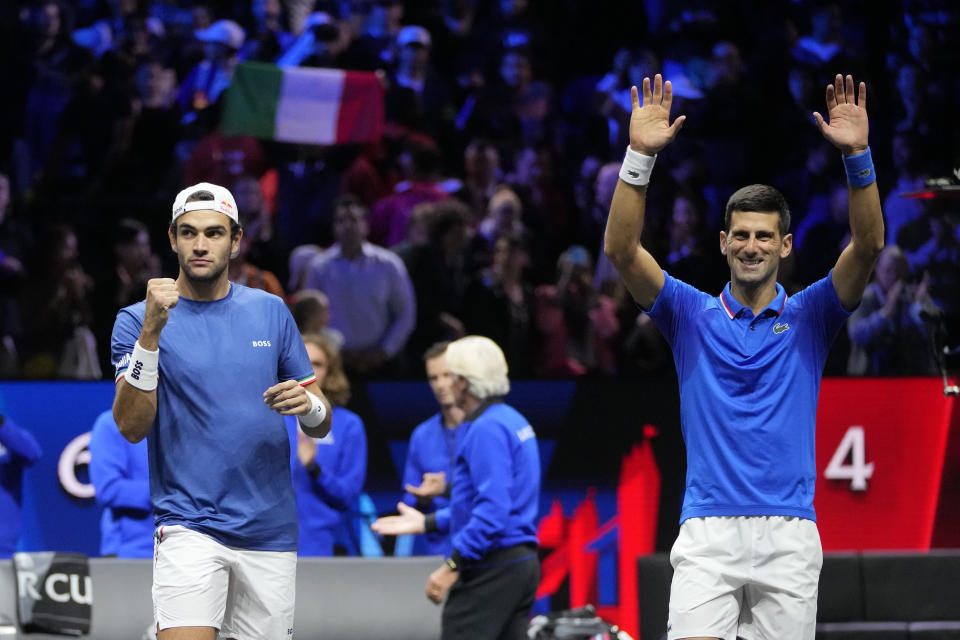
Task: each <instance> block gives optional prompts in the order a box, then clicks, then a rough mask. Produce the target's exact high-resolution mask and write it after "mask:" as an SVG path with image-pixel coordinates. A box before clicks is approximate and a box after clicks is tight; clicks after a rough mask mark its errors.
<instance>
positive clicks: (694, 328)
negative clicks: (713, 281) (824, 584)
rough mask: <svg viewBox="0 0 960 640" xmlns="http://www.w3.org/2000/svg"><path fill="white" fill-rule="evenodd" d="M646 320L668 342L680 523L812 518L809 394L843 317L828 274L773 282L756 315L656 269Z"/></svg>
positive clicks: (812, 398)
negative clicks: (675, 395)
mask: <svg viewBox="0 0 960 640" xmlns="http://www.w3.org/2000/svg"><path fill="white" fill-rule="evenodd" d="M664 275H665V281H664V284H663V289H662V290H661V291H660V294H659V295H658V296H657V299H656V301H655V302H654V305H653V307H652V308H651V310H650V317H651V318H652V319H653V321H654V322H655V323H656V325H657V327H658V328H659V329H660V331H661V333H663V335H664V337H665V338H666V339H667V342H668V343H670V346H671V348H672V349H673V357H674V362H675V364H676V367H677V375H678V377H679V382H680V421H681V427H682V430H683V439H684V442H685V443H686V446H687V481H686V491H685V493H684V497H683V509H682V511H681V514H680V522H683V521H684V520H686V519H687V518H695V517H703V516H759V515H781V516H797V517H800V518H807V519H810V520H816V515H815V513H814V509H813V490H814V484H815V483H816V450H815V446H814V433H815V429H816V415H817V396H818V394H819V392H820V378H821V376H822V373H823V366H824V364H825V362H826V359H827V352H828V350H829V348H830V343H831V342H832V341H833V338H834V336H836V334H837V331H838V330H839V329H840V327H841V326H842V325H843V322H844V321H845V320H846V319H847V317H848V316H849V315H850V314H849V312H847V311H846V310H844V308H843V306H842V305H841V303H840V299H839V298H838V297H837V292H836V290H835V289H834V286H833V282H832V280H831V275H832V272H831V275H828V276H827V277H826V278H824V279H822V280H819V281H817V282H815V283H813V284H812V285H810V286H809V287H807V288H806V289H804V290H803V291H800V292H799V293H797V294H796V295H793V296H787V294H786V292H785V291H784V289H783V287H781V286H780V285H779V284H778V285H777V297H776V298H774V300H773V302H771V303H770V304H769V305H768V306H767V307H766V308H765V309H764V310H763V311H761V312H760V313H759V314H758V315H757V316H754V315H753V312H752V311H751V310H750V309H749V308H748V307H744V306H743V305H741V304H740V303H738V302H737V301H736V300H735V299H734V298H733V296H732V295H731V294H730V285H729V283H728V284H727V287H726V288H725V289H724V291H723V292H722V293H721V294H720V295H719V296H711V295H709V294H706V293H703V292H702V291H698V290H697V289H695V288H693V287H691V286H690V285H688V284H685V283H683V282H681V281H680V280H677V279H676V278H673V277H672V276H670V275H669V274H666V273H664Z"/></svg>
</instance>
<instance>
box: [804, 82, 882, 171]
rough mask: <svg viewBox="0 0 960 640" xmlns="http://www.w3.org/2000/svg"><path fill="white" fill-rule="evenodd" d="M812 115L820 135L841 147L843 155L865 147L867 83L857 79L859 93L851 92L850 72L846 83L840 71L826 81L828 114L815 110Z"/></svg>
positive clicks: (867, 124) (858, 151)
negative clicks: (826, 119) (832, 79)
mask: <svg viewBox="0 0 960 640" xmlns="http://www.w3.org/2000/svg"><path fill="white" fill-rule="evenodd" d="M813 117H814V119H815V120H816V121H817V126H818V127H819V128H820V133H822V134H823V137H824V138H826V139H827V140H829V141H830V144H832V145H833V146H835V147H836V148H838V149H840V151H842V152H843V154H844V155H848V156H850V155H856V154H858V153H863V152H864V151H866V150H867V144H868V137H869V133H870V125H869V122H868V120H867V85H866V83H864V82H861V83H860V87H859V96H857V95H856V93H855V92H854V84H853V76H847V78H846V84H844V78H843V76H842V75H840V74H839V73H838V74H837V77H836V79H835V80H834V83H833V84H830V85H827V117H828V118H829V120H830V121H829V123H827V122H825V121H824V119H823V116H821V115H820V114H819V113H816V112H814V114H813Z"/></svg>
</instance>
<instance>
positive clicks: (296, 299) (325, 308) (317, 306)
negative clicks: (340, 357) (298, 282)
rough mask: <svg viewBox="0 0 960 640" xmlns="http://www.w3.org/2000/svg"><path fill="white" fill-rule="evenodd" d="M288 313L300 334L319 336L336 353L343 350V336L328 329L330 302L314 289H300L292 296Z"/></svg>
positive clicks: (321, 292)
mask: <svg viewBox="0 0 960 640" xmlns="http://www.w3.org/2000/svg"><path fill="white" fill-rule="evenodd" d="M292 298H293V301H292V304H291V305H290V313H292V314H293V321H294V322H296V323H297V329H298V330H299V331H300V333H301V334H310V335H319V336H321V337H322V338H323V339H325V340H326V341H327V343H328V344H329V345H330V346H331V347H333V350H334V351H336V352H337V353H339V352H340V349H341V348H343V334H342V333H340V332H339V331H337V330H336V329H332V328H330V300H329V299H328V298H327V294H325V293H324V292H323V291H317V290H316V289H301V290H300V291H297V292H296V293H294V294H293V296H292Z"/></svg>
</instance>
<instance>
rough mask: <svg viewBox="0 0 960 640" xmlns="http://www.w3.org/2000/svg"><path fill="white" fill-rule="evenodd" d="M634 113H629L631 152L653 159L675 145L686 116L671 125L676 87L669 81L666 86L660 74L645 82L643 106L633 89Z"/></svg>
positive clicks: (635, 89)
mask: <svg viewBox="0 0 960 640" xmlns="http://www.w3.org/2000/svg"><path fill="white" fill-rule="evenodd" d="M630 100H631V102H632V103H633V109H632V111H631V113H630V148H632V149H633V150H634V151H636V152H638V153H642V154H644V155H648V156H652V155H654V154H655V153H657V152H659V151H660V150H661V149H663V148H664V147H665V146H667V145H668V144H669V143H670V141H672V140H673V139H674V138H675V137H676V136H677V133H678V132H679V131H680V128H681V127H682V126H683V121H684V120H686V118H687V117H686V116H680V117H679V118H677V119H676V120H674V121H673V124H672V125H671V124H670V107H671V106H672V104H673V87H672V85H671V84H670V81H669V80H667V82H663V77H662V76H661V75H660V74H659V73H658V74H657V75H656V76H654V79H653V90H652V91H651V87H650V78H644V79H643V104H642V105H641V104H640V98H639V95H638V93H637V88H636V87H631V88H630Z"/></svg>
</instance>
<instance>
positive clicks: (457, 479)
mask: <svg viewBox="0 0 960 640" xmlns="http://www.w3.org/2000/svg"><path fill="white" fill-rule="evenodd" d="M459 428H460V429H462V430H463V434H462V435H461V436H460V438H461V439H460V445H459V446H458V447H457V454H456V460H455V462H454V468H453V487H452V490H451V495H450V521H449V526H450V533H451V535H452V538H453V548H454V551H453V553H454V554H456V555H459V556H460V557H461V558H463V559H464V560H466V561H468V562H469V561H471V560H473V561H475V560H479V559H481V558H482V557H483V556H484V555H486V554H487V553H488V552H490V551H493V550H494V549H500V548H504V547H511V546H513V545H517V544H522V543H529V542H532V543H534V544H536V542H537V527H536V519H537V510H538V508H539V499H540V454H539V451H538V448H537V437H536V434H535V433H534V431H533V427H531V426H530V422H529V421H528V420H527V419H526V418H524V417H523V416H522V415H520V413H518V412H517V411H516V409H514V408H513V407H510V406H508V405H506V404H504V403H502V402H498V401H493V402H489V401H488V402H485V403H484V404H483V405H481V407H480V408H479V409H477V411H475V412H474V414H473V415H471V416H468V417H467V420H465V421H464V423H463V424H461V425H460V427H459ZM437 524H438V525H440V524H441V517H440V514H438V517H437Z"/></svg>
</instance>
